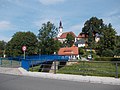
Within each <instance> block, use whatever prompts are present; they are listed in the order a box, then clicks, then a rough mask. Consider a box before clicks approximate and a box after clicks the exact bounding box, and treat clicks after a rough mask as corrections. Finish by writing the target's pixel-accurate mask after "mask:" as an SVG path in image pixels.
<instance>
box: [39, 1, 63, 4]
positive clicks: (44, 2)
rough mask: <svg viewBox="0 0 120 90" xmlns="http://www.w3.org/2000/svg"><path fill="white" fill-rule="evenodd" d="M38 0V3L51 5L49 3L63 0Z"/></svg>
mask: <svg viewBox="0 0 120 90" xmlns="http://www.w3.org/2000/svg"><path fill="white" fill-rule="evenodd" d="M39 1H40V3H42V4H44V5H51V4H56V3H60V2H64V1H65V0H39Z"/></svg>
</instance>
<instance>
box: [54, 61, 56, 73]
mask: <svg viewBox="0 0 120 90" xmlns="http://www.w3.org/2000/svg"><path fill="white" fill-rule="evenodd" d="M54 74H56V61H54Z"/></svg>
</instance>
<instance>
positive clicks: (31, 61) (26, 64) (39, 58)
mask: <svg viewBox="0 0 120 90" xmlns="http://www.w3.org/2000/svg"><path fill="white" fill-rule="evenodd" d="M68 59H69V57H68V56H64V55H36V56H27V57H26V58H25V59H22V63H21V66H22V67H23V68H24V69H26V70H29V68H30V67H31V66H34V65H38V64H44V63H49V62H53V61H55V60H57V61H68Z"/></svg>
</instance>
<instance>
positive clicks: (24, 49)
mask: <svg viewBox="0 0 120 90" xmlns="http://www.w3.org/2000/svg"><path fill="white" fill-rule="evenodd" d="M26 49H27V47H26V46H22V50H23V52H24V59H25V51H26Z"/></svg>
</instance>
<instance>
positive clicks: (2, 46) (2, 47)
mask: <svg viewBox="0 0 120 90" xmlns="http://www.w3.org/2000/svg"><path fill="white" fill-rule="evenodd" d="M5 46H6V42H5V41H0V57H2V56H3V54H5Z"/></svg>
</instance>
